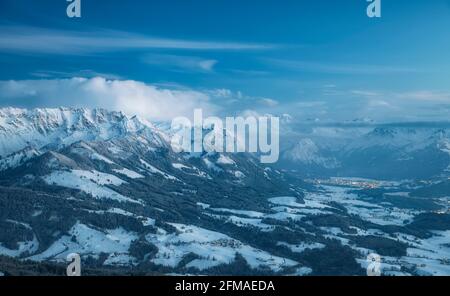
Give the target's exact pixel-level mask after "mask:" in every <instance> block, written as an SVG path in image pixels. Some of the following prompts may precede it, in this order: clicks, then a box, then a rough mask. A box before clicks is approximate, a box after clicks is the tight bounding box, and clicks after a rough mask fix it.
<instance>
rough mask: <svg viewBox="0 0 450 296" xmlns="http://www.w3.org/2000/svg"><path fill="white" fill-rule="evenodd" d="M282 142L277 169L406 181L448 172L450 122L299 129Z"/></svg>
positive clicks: (320, 174)
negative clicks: (281, 152) (281, 151)
mask: <svg viewBox="0 0 450 296" xmlns="http://www.w3.org/2000/svg"><path fill="white" fill-rule="evenodd" d="M281 142H282V143H284V147H283V148H284V149H283V154H282V157H281V161H280V163H279V167H281V168H285V169H286V168H290V169H293V170H296V171H298V172H299V173H300V174H302V175H303V176H322V177H323V176H346V177H366V178H374V179H384V180H386V179H393V180H403V179H429V178H433V177H442V176H443V175H448V174H449V171H450V126H449V124H447V123H411V124H379V125H377V124H373V123H371V124H354V123H351V124H342V125H324V126H320V125H305V126H301V125H300V126H298V127H297V128H295V132H291V133H288V134H287V135H285V138H284V139H282V141H281Z"/></svg>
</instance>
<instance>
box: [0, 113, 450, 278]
mask: <svg viewBox="0 0 450 296" xmlns="http://www.w3.org/2000/svg"><path fill="white" fill-rule="evenodd" d="M438 130H439V129H436V128H434V127H433V128H426V129H420V130H416V131H408V130H404V129H401V130H399V129H396V128H389V129H388V128H386V127H363V128H353V129H350V130H348V129H346V130H344V129H341V128H330V127H326V128H323V127H320V128H317V127H316V128H310V129H309V130H308V131H307V132H304V131H302V130H298V131H297V132H296V133H295V134H292V135H286V138H287V140H286V144H287V145H286V146H285V148H284V154H283V157H284V160H285V161H287V162H289V165H290V166H288V165H283V163H280V168H276V167H265V166H262V165H261V164H260V163H259V160H258V159H257V158H255V157H254V156H252V155H249V154H228V153H222V154H218V153H204V154H188V153H174V152H173V151H172V150H171V148H170V145H169V139H170V137H169V133H168V131H167V130H164V129H161V128H160V127H158V126H156V125H154V124H152V123H150V122H148V121H146V120H144V119H140V118H138V117H129V116H126V115H125V114H123V113H120V112H109V111H106V110H100V109H98V110H87V109H71V108H59V109H35V110H23V109H13V108H7V109H0V272H3V273H5V272H6V273H11V274H14V273H15V272H18V273H20V272H25V271H24V270H23V269H22V270H21V269H20V266H21V264H25V263H24V262H25V261H24V260H31V261H32V262H36V263H37V264H41V263H42V264H56V265H55V266H56V267H55V268H56V269H52V268H51V269H50V270H51V272H54V270H58V269H57V268H58V266H59V265H58V264H64V263H65V261H66V257H67V255H68V254H69V253H73V252H76V253H79V254H80V255H81V256H82V260H83V264H84V265H83V266H84V267H83V268H87V269H89V270H90V272H92V274H105V273H108V272H111V270H119V272H120V271H123V270H124V269H125V270H132V272H133V273H134V274H154V273H157V274H159V273H163V274H173V273H177V274H180V273H181V274H252V275H254V274H283V275H287V274H290V275H306V274H352V275H358V274H359V275H360V274H364V272H365V271H364V267H365V263H366V261H365V257H366V256H367V254H368V253H370V252H378V253H380V254H381V255H383V256H386V258H387V259H388V261H389V264H387V265H386V266H387V268H388V269H387V271H386V273H387V274H392V275H400V274H401V275H403V274H445V273H449V272H450V268H449V267H450V265H448V264H447V263H446V262H447V261H445V260H448V258H447V257H448V256H447V254H448V253H450V252H449V251H450V250H449V248H448V245H446V244H445V242H446V239H447V238H448V236H449V235H450V234H449V232H448V231H449V230H450V229H449V228H450V227H448V225H450V224H449V223H450V222H449V221H450V220H449V215H448V207H449V206H448V195H450V193H449V194H447V193H448V192H447V191H448V181H445V180H447V179H448V178H445V180H444V181H442V180H440V181H436V180H429V182H428V183H423V182H422V181H419V182H416V181H402V182H393V181H390V182H387V181H379V180H378V181H377V180H367V179H362V180H359V179H345V178H342V179H330V180H325V181H324V180H317V179H314V180H312V181H311V180H308V181H303V180H302V179H301V178H299V177H298V173H302V174H304V175H308V174H309V175H314V174H318V172H320V170H323V171H326V172H328V173H330V172H331V173H332V172H336V171H338V170H341V169H342V172H347V171H345V170H344V169H346V170H348V163H350V162H351V160H352V159H357V158H356V156H358V157H360V159H361V160H360V161H361V164H364V163H365V162H367V161H368V160H370V159H371V157H372V158H374V159H375V160H376V161H375V163H376V165H377V167H378V168H379V169H380V168H382V166H380V164H379V163H378V162H380V161H381V160H383V159H384V158H382V157H381V156H383V157H385V158H386V157H387V159H388V160H390V159H398V158H399V155H400V156H402V158H401V159H408V157H411V156H412V157H415V158H414V159H415V161H417V160H419V159H421V158H420V155H421V154H420V153H423V155H426V157H427V158H426V160H427V161H428V160H429V159H431V158H435V159H437V160H439V161H440V160H441V153H442V157H443V155H448V150H449V146H448V144H447V143H448V142H446V141H447V139H448V137H447V131H446V130H441V131H440V132H439V131H438ZM431 148H433V149H431ZM379 153H381V154H380V155H381V156H379ZM429 154H431V155H429ZM434 155H437V156H434ZM401 161H403V160H401ZM389 165H391V164H389ZM443 165H444V166H445V165H446V166H448V162H447V163H444V164H443ZM360 167H364V165H361V166H360ZM352 168H353V169H355V170H354V171H353V173H354V174H355V175H357V174H359V173H361V172H364V171H363V170H360V169H359V168H358V167H355V166H353V167H352ZM319 169H320V170H319ZM356 169H358V170H356ZM291 170H295V171H296V173H295V172H294V173H292V172H290V171H291ZM307 170H309V171H307ZM373 172H374V171H373ZM385 173H386V174H388V173H389V172H387V171H386V172H385ZM378 176H379V177H380V179H381V178H382V177H383V176H384V175H383V174H381V173H380V174H379V175H378ZM429 176H430V177H432V176H434V175H429ZM447 242H448V241H447ZM1 255H4V256H7V258H8V259H4V258H3V257H1ZM9 258H14V259H9ZM420 258H422V259H423V258H427V259H426V260H427V261H426V262H425V263H426V264H425V263H424V262H423V261H421V260H420ZM4 260H16V261H14V263H13V266H15V268H17V270H16V269H14V270H2V268H4V266H3V265H2V262H3V261H4ZM8 264H9V263H8ZM7 266H11V265H7ZM43 266H47V265H41V267H40V268H39V272H42V270H43V268H44V267H43ZM63 266H64V265H63ZM123 268H124V269H123ZM62 270H63V271H64V269H62ZM39 272H38V273H39ZM49 272H50V271H49Z"/></svg>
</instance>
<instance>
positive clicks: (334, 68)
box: [265, 59, 418, 75]
mask: <svg viewBox="0 0 450 296" xmlns="http://www.w3.org/2000/svg"><path fill="white" fill-rule="evenodd" d="M265 61H266V63H268V64H270V65H271V66H275V67H280V68H284V69H288V70H291V71H298V72H311V73H325V74H348V75H358V74H365V75H376V74H395V73H414V72H418V71H417V70H416V69H413V68H405V67H396V66H387V65H363V64H333V63H323V62H310V61H298V60H283V59H266V60H265Z"/></svg>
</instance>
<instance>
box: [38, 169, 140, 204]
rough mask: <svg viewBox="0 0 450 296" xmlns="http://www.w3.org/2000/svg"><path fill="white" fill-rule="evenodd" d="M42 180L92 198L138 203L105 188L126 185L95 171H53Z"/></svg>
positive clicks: (110, 176) (121, 181)
mask: <svg viewBox="0 0 450 296" xmlns="http://www.w3.org/2000/svg"><path fill="white" fill-rule="evenodd" d="M43 179H44V181H45V182H46V183H47V184H49V185H57V186H61V187H66V188H71V189H77V190H81V191H83V192H85V193H87V194H90V195H91V196H93V197H94V198H99V199H112V200H117V201H120V202H132V203H139V201H136V200H133V199H131V198H128V197H125V196H123V195H121V194H119V193H117V192H115V191H114V190H112V189H110V188H108V187H107V186H106V185H114V186H120V185H122V184H124V183H126V182H125V181H123V180H121V179H119V178H117V177H116V176H114V175H110V174H105V173H101V172H97V171H82V170H71V171H55V172H52V173H51V174H50V175H47V176H45V177H43Z"/></svg>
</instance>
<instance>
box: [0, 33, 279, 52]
mask: <svg viewBox="0 0 450 296" xmlns="http://www.w3.org/2000/svg"><path fill="white" fill-rule="evenodd" d="M271 48H274V45H270V44H250V43H238V42H218V41H193V40H181V39H170V38H157V37H152V36H146V35H141V34H134V33H129V32H121V31H113V30H91V31H66V30H51V29H45V28H38V27H24V26H0V51H8V52H32V53H43V54H64V55H85V54H92V53H100V52H107V51H123V50H148V49H174V50H217V51H221V50H224V51H233V50H267V49H271Z"/></svg>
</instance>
